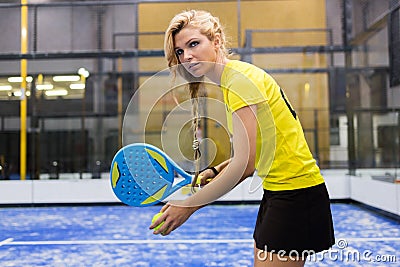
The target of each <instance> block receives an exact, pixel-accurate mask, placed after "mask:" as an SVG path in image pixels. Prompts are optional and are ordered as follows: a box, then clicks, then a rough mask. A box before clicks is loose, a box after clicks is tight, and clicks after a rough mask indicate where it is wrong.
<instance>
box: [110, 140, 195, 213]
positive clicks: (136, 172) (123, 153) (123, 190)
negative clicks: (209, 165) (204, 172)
mask: <svg viewBox="0 0 400 267" xmlns="http://www.w3.org/2000/svg"><path fill="white" fill-rule="evenodd" d="M176 167H177V166H176V164H175V163H174V162H173V161H172V160H171V159H170V158H169V157H168V156H167V155H166V154H165V153H164V152H163V151H161V150H160V149H158V148H156V147H154V146H152V145H149V144H142V143H137V144H131V145H128V146H125V147H123V148H122V149H120V150H119V151H118V152H117V154H116V155H115V156H114V159H113V161H112V163H111V171H110V178H111V186H112V189H113V191H114V194H115V195H116V196H117V198H118V199H119V200H121V201H122V202H123V203H125V204H127V205H130V206H137V207H138V206H150V205H154V204H157V203H159V202H161V201H162V200H163V199H165V198H166V197H168V196H169V195H171V194H172V193H173V192H175V191H176V190H177V189H178V188H177V187H176V186H173V182H174V178H175V171H174V170H175V169H176ZM178 168H179V167H178ZM184 178H185V181H184V182H183V183H181V184H180V186H183V185H184V184H188V183H190V180H191V177H190V176H189V175H187V177H184Z"/></svg>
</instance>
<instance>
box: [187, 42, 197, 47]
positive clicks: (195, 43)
mask: <svg viewBox="0 0 400 267" xmlns="http://www.w3.org/2000/svg"><path fill="white" fill-rule="evenodd" d="M198 44H199V42H198V41H193V42H191V43H190V44H189V45H190V47H195V46H197V45H198Z"/></svg>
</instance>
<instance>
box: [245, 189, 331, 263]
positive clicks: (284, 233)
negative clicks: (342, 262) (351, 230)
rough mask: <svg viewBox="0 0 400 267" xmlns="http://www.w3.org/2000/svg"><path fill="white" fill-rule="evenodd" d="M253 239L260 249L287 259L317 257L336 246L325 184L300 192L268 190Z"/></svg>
mask: <svg viewBox="0 0 400 267" xmlns="http://www.w3.org/2000/svg"><path fill="white" fill-rule="evenodd" d="M253 237H254V240H255V244H256V247H257V248H258V249H260V250H263V251H268V252H272V253H278V252H279V253H281V254H280V255H287V256H291V255H293V254H294V255H302V254H303V253H308V254H313V253H318V252H320V251H323V250H327V249H329V248H330V247H332V246H333V245H334V243H335V238H334V230H333V223H332V214H331V209H330V201H329V195H328V192H327V190H326V186H325V184H320V185H317V186H313V187H309V188H302V189H296V190H285V191H269V190H264V196H263V199H262V202H261V205H260V209H259V211H258V217H257V222H256V226H255V230H254V234H253ZM296 253H297V254H296Z"/></svg>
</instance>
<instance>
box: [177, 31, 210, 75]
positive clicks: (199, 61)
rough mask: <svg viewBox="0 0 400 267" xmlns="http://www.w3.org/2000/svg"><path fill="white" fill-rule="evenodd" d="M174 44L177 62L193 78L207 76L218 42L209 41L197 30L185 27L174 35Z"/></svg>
mask: <svg viewBox="0 0 400 267" xmlns="http://www.w3.org/2000/svg"><path fill="white" fill-rule="evenodd" d="M174 43H175V47H174V49H175V54H176V56H177V57H178V59H179V62H180V63H181V64H182V65H183V66H184V67H185V69H186V70H187V71H188V72H189V73H190V74H192V75H193V76H194V77H201V76H203V75H205V76H207V74H209V73H210V72H211V71H212V70H213V66H214V64H213V63H215V62H216V60H217V51H218V40H216V41H210V40H209V39H208V38H207V37H206V36H205V35H203V34H201V33H200V31H199V29H197V28H195V27H191V26H187V27H185V28H183V29H182V30H181V31H180V32H179V33H177V34H176V35H175V38H174Z"/></svg>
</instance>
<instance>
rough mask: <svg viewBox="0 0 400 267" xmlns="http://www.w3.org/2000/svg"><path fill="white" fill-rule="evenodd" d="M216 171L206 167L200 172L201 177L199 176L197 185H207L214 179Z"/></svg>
mask: <svg viewBox="0 0 400 267" xmlns="http://www.w3.org/2000/svg"><path fill="white" fill-rule="evenodd" d="M215 176H216V175H215V173H214V172H213V170H211V169H205V170H204V171H202V172H201V173H200V174H199V177H197V181H196V185H199V186H200V187H203V186H205V185H206V184H208V183H209V182H211V180H212V179H214V178H215Z"/></svg>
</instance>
